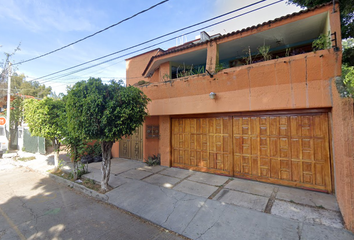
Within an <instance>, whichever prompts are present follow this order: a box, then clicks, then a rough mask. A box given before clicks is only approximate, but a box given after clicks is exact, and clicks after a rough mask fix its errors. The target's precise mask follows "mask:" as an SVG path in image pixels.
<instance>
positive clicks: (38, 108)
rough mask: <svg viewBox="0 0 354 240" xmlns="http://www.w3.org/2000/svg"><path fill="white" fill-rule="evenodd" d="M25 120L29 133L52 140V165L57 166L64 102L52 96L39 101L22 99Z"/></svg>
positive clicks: (63, 124) (63, 123)
mask: <svg viewBox="0 0 354 240" xmlns="http://www.w3.org/2000/svg"><path fill="white" fill-rule="evenodd" d="M24 109H25V120H26V123H27V124H28V126H29V129H30V132H31V135H33V136H38V137H44V138H46V139H49V140H51V141H52V143H53V146H54V165H55V168H56V169H57V168H58V166H59V150H60V142H61V139H62V129H63V126H65V122H63V114H64V110H65V105H64V102H63V101H61V100H54V99H52V98H44V99H43V100H41V101H38V100H36V99H26V100H25V101H24Z"/></svg>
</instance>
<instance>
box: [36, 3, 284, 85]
mask: <svg viewBox="0 0 354 240" xmlns="http://www.w3.org/2000/svg"><path fill="white" fill-rule="evenodd" d="M263 1H265V0H263ZM283 1H284V0H278V1H275V2H273V3H270V4H267V5H264V6H262V7H259V8H256V9H253V10H250V11H247V12H245V13H242V14H240V15H236V16H234V17H230V18H227V19H225V20H222V21H219V22H216V23H213V24H210V25H208V26H205V27H203V28H199V29H196V30H193V31H190V32H187V33H185V34H183V35H188V34H191V33H194V32H198V31H200V30H203V29H205V28H209V27H212V26H215V25H218V24H221V23H224V22H227V21H230V20H232V19H235V18H238V17H241V16H244V15H247V14H250V13H252V12H255V11H258V10H261V9H264V8H266V7H269V6H271V5H274V4H277V3H279V2H283ZM157 39H158V38H157ZM155 40H156V39H155ZM172 40H175V37H173V38H170V39H167V40H164V41H161V42H158V43H155V44H152V45H150V46H147V47H144V48H141V49H139V50H135V51H132V52H129V53H127V54H123V55H120V56H118V57H115V58H111V59H108V60H106V61H103V62H100V63H97V64H94V65H91V66H88V67H85V68H82V69H78V70H75V71H73V72H70V73H67V74H63V75H61V76H59V77H58V76H56V77H53V78H50V79H47V80H46V81H44V82H43V83H45V82H50V81H51V80H53V79H54V80H56V79H59V78H63V77H66V76H69V75H72V74H75V73H77V72H81V71H84V70H87V69H90V68H93V67H96V66H99V65H101V64H105V63H107V62H111V61H114V60H116V59H118V58H122V57H125V56H128V55H131V54H134V53H137V52H140V51H143V50H146V49H149V48H152V47H154V46H157V45H160V44H163V43H166V42H169V41H172ZM149 41H150V40H149ZM147 42H148V41H147ZM142 44H145V42H144V43H141V44H138V45H134V46H132V47H129V48H126V49H123V50H120V51H118V52H115V53H111V54H109V55H106V56H103V57H100V58H97V59H94V60H91V61H88V62H85V63H82V64H78V65H75V66H73V67H70V68H66V69H63V70H60V71H57V72H54V73H51V74H48V75H45V76H42V77H38V78H36V79H34V80H38V79H43V78H46V77H49V76H52V75H55V74H58V73H62V72H65V71H67V70H70V69H73V68H76V67H79V66H82V65H85V64H88V63H91V62H93V61H97V60H100V59H102V58H105V57H107V56H111V55H114V54H116V53H119V52H122V51H126V50H129V49H132V48H134V47H136V46H140V45H142Z"/></svg>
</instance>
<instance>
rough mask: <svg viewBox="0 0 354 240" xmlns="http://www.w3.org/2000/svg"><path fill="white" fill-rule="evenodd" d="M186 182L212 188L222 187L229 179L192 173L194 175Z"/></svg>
mask: <svg viewBox="0 0 354 240" xmlns="http://www.w3.org/2000/svg"><path fill="white" fill-rule="evenodd" d="M188 180H190V181H194V182H199V183H205V184H208V185H213V186H220V185H223V184H224V183H225V182H226V181H227V180H229V177H225V176H219V175H215V174H210V173H202V172H194V174H193V175H192V176H190V177H189V178H188Z"/></svg>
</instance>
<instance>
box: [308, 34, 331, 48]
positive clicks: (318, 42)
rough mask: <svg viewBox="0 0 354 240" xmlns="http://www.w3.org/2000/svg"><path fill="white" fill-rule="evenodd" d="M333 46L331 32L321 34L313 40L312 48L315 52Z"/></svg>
mask: <svg viewBox="0 0 354 240" xmlns="http://www.w3.org/2000/svg"><path fill="white" fill-rule="evenodd" d="M330 47H331V38H330V32H328V33H327V34H323V33H322V34H321V35H320V36H319V37H318V38H317V39H315V40H314V41H313V42H312V49H313V51H314V52H316V51H317V50H322V49H328V48H330Z"/></svg>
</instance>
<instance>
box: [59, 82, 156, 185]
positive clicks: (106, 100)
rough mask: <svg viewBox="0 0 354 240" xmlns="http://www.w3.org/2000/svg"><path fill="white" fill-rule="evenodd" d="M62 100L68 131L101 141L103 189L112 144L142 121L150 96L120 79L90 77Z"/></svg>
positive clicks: (109, 163) (107, 176)
mask: <svg viewBox="0 0 354 240" xmlns="http://www.w3.org/2000/svg"><path fill="white" fill-rule="evenodd" d="M66 101H67V102H66V111H67V119H68V129H69V131H70V132H71V133H73V135H74V136H80V135H81V136H84V137H85V138H86V139H87V140H98V141H100V143H101V149H102V166H101V171H102V181H101V190H102V191H107V190H108V181H109V176H110V169H111V158H112V155H111V150H112V145H113V143H114V142H115V141H117V140H119V139H121V138H122V137H123V136H127V135H131V134H132V133H133V132H134V131H135V130H136V128H137V127H139V126H140V125H142V124H143V122H144V119H145V116H147V108H146V107H147V104H148V102H149V101H150V99H148V98H147V96H146V95H145V94H144V93H143V92H142V91H141V90H140V89H138V88H135V87H133V86H129V87H124V86H123V82H122V81H119V82H115V81H113V80H112V81H111V82H110V84H103V83H102V81H101V79H99V78H90V79H89V80H88V81H81V82H78V83H76V84H75V85H74V86H73V87H72V88H71V89H69V90H68V95H67V99H66Z"/></svg>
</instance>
